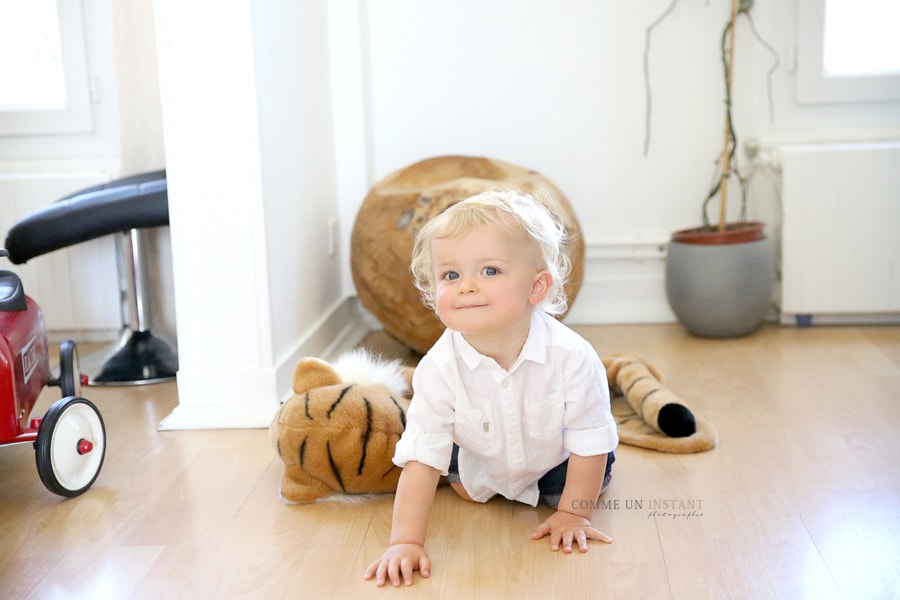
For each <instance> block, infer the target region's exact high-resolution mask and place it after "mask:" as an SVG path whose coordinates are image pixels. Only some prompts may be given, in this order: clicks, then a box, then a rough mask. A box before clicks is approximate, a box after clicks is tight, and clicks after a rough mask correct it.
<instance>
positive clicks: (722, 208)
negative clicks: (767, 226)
mask: <svg viewBox="0 0 900 600" xmlns="http://www.w3.org/2000/svg"><path fill="white" fill-rule="evenodd" d="M737 14H738V0H731V20H730V21H729V23H728V27H726V29H725V32H726V34H727V33H728V30H729V29H730V30H731V34H730V36H729V38H730V39H729V44H728V65H727V67H726V71H725V113H726V114H725V143H724V146H723V148H722V179H721V181H720V182H719V231H725V217H726V214H725V212H726V207H727V205H728V178H729V176H730V175H731V154H732V151H731V145H732V144H731V143H732V124H731V73H732V71H733V69H734V25H735V21H736V20H737ZM723 43H724V40H723Z"/></svg>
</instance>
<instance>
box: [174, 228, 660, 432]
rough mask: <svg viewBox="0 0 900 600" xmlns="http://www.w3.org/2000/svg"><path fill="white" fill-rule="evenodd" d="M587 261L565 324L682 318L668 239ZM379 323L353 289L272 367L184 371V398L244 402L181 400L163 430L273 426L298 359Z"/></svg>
mask: <svg viewBox="0 0 900 600" xmlns="http://www.w3.org/2000/svg"><path fill="white" fill-rule="evenodd" d="M585 261H586V264H585V280H584V282H583V284H582V286H581V290H580V292H579V294H578V297H577V298H576V299H575V302H573V303H572V307H571V310H570V311H569V313H568V315H567V316H566V319H565V321H566V323H568V324H572V325H587V324H611V323H673V322H675V316H674V315H673V314H672V311H671V309H670V308H669V305H668V301H667V300H666V293H665V244H664V243H658V242H625V243H614V244H602V245H594V246H591V247H589V248H588V250H587V254H586V257H585ZM378 327H379V324H378V322H377V321H376V320H375V319H374V318H373V317H372V316H371V315H369V314H368V313H367V312H366V311H365V310H364V309H363V308H362V307H361V306H360V304H359V300H358V299H357V298H356V297H355V296H350V297H346V298H344V299H342V300H340V301H339V302H337V303H336V304H335V305H334V307H333V308H332V309H331V310H330V311H328V312H327V313H326V314H325V315H323V316H322V318H321V319H320V320H319V321H318V322H317V323H316V324H315V325H313V327H312V328H310V332H309V334H308V335H307V336H306V337H305V338H303V339H302V340H300V341H299V342H298V343H297V344H296V346H295V347H294V348H293V349H292V350H291V351H290V352H287V353H286V354H285V355H284V356H282V357H280V358H279V359H278V360H276V365H275V367H274V368H273V369H271V370H262V371H260V370H247V371H244V372H234V371H229V372H221V373H206V372H204V373H184V372H179V374H178V390H179V395H181V396H182V397H191V398H205V399H224V398H238V399H239V401H238V402H236V403H233V404H232V403H228V402H222V401H219V402H210V403H209V404H206V403H203V402H202V401H201V402H190V403H189V404H184V403H182V404H179V405H178V406H177V407H176V408H175V410H174V411H173V412H172V414H170V415H169V416H167V417H166V418H165V419H164V420H163V422H162V423H161V424H160V429H162V430H172V429H222V428H258V427H268V426H269V423H270V422H271V419H272V416H273V415H274V414H275V411H276V409H277V407H278V405H279V404H280V403H281V402H284V401H285V400H287V399H288V398H290V396H291V394H292V391H291V379H292V376H293V371H294V365H296V364H297V361H298V360H300V359H301V358H303V357H305V356H316V357H319V358H322V359H323V360H333V359H334V358H336V357H337V356H338V355H340V354H341V353H343V352H345V351H346V350H349V349H351V348H353V347H354V346H356V345H357V344H358V343H359V342H360V341H361V340H362V339H363V337H364V336H365V335H366V333H368V332H369V331H371V330H372V329H377V328H378ZM211 382H212V383H211ZM214 388H215V389H214ZM276 399H277V400H276Z"/></svg>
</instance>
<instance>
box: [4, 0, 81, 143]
mask: <svg viewBox="0 0 900 600" xmlns="http://www.w3.org/2000/svg"><path fill="white" fill-rule="evenodd" d="M92 129H93V119H92V115H91V99H90V89H89V85H88V73H87V64H86V60H85V51H84V31H83V28H82V14H81V3H80V2H79V1H78V0H59V1H58V2H57V0H0V135H29V134H46V133H81V132H89V131H91V130H92Z"/></svg>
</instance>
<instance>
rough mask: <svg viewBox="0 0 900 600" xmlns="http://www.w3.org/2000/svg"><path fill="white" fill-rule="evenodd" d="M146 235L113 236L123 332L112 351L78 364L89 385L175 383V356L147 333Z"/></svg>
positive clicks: (134, 231) (149, 314) (137, 232)
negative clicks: (86, 376)
mask: <svg viewBox="0 0 900 600" xmlns="http://www.w3.org/2000/svg"><path fill="white" fill-rule="evenodd" d="M145 235H146V233H145V231H144V230H142V229H131V230H129V231H126V232H123V233H120V234H117V235H116V259H117V260H116V262H117V264H118V269H119V279H120V287H121V288H122V292H123V293H122V304H121V308H122V324H123V325H122V332H121V334H120V336H119V341H118V342H117V343H116V344H115V345H114V347H113V348H112V349H111V350H110V349H106V350H101V351H99V352H97V353H95V354H94V355H91V356H87V357H85V358H84V359H83V360H82V361H81V362H82V365H81V368H82V372H84V373H86V374H87V375H88V385H142V384H147V383H159V382H163V381H171V380H173V379H175V374H176V372H177V371H178V357H177V355H176V354H175V352H174V351H173V350H172V348H171V347H170V346H169V345H168V344H167V343H166V342H164V341H163V340H161V339H159V338H158V337H156V336H154V335H153V333H152V332H151V331H150V326H151V324H152V311H151V301H150V299H151V291H152V290H151V289H150V278H149V276H148V274H147V260H146V252H145ZM91 366H93V367H94V368H93V369H92V368H91Z"/></svg>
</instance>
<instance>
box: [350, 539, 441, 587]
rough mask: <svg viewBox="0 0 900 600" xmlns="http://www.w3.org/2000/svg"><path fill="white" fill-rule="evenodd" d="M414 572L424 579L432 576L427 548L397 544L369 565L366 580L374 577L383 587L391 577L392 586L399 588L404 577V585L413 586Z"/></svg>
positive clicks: (378, 584) (376, 582) (376, 583)
mask: <svg viewBox="0 0 900 600" xmlns="http://www.w3.org/2000/svg"><path fill="white" fill-rule="evenodd" d="M413 571H418V572H419V574H421V575H422V577H428V576H429V575H431V559H430V558H428V553H426V552H425V548H423V547H422V546H420V545H418V544H395V545H393V546H391V547H390V548H388V549H387V550H385V551H384V554H382V555H381V558H379V559H378V560H376V561H375V562H373V563H372V564H371V565H369V568H368V569H366V575H365V578H366V579H372V578H373V577H374V578H375V585H377V586H382V585H384V582H385V577H390V579H391V585H393V586H394V587H397V586H398V585H400V578H401V577H402V578H403V583H404V585H412V582H413Z"/></svg>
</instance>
